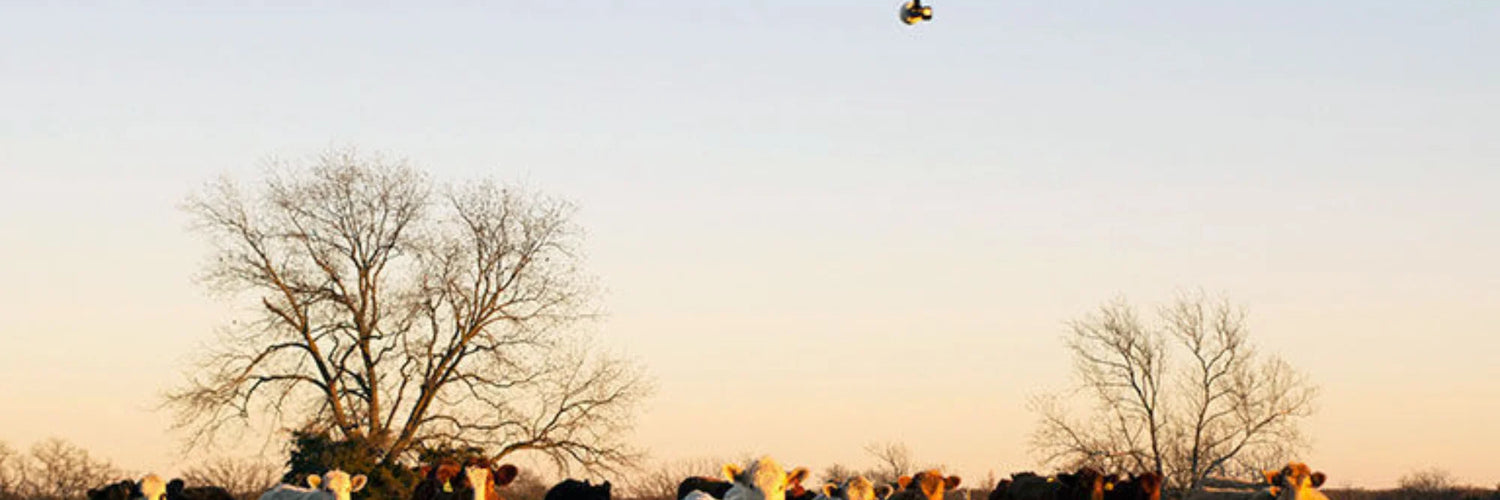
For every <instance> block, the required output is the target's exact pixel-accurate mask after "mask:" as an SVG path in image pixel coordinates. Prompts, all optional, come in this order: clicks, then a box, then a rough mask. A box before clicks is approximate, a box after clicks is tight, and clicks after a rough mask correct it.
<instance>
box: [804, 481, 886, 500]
mask: <svg viewBox="0 0 1500 500" xmlns="http://www.w3.org/2000/svg"><path fill="white" fill-rule="evenodd" d="M894 491H895V489H894V488H891V487H890V486H886V485H881V486H879V487H876V486H875V483H872V482H870V480H869V479H866V478H865V477H864V476H855V477H852V478H849V479H845V480H844V481H843V482H841V483H838V484H834V483H829V484H825V485H823V491H822V492H821V494H819V495H818V498H817V500H884V499H885V498H886V497H889V496H891V493H892V492H894Z"/></svg>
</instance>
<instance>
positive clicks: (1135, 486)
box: [1104, 472, 1162, 500]
mask: <svg viewBox="0 0 1500 500" xmlns="http://www.w3.org/2000/svg"><path fill="white" fill-rule="evenodd" d="M1161 483H1162V479H1161V475H1160V474H1157V473H1155V472H1147V473H1145V474H1140V475H1134V474H1132V475H1130V476H1125V477H1115V478H1113V479H1112V480H1110V481H1108V484H1107V488H1106V489H1105V491H1104V500H1161Z"/></svg>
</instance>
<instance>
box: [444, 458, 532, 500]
mask: <svg viewBox="0 0 1500 500" xmlns="http://www.w3.org/2000/svg"><path fill="white" fill-rule="evenodd" d="M520 473H521V471H520V469H517V468H516V466H514V465H511V464H504V465H496V464H492V463H490V461H489V460H486V459H478V460H470V461H469V464H468V465H465V466H464V468H463V473H462V479H461V480H460V481H461V482H462V483H464V484H463V486H462V488H463V489H467V490H471V491H473V492H474V493H473V496H472V497H470V499H471V500H500V487H501V486H505V485H507V484H510V483H511V481H515V480H516V476H517V475H519V474H520ZM455 488H459V487H458V486H455Z"/></svg>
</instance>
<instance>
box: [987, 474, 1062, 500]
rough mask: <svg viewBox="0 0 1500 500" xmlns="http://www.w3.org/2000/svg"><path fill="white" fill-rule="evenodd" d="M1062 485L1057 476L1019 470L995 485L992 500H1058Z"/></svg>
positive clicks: (991, 495) (991, 494) (991, 493)
mask: <svg viewBox="0 0 1500 500" xmlns="http://www.w3.org/2000/svg"><path fill="white" fill-rule="evenodd" d="M1061 487H1062V485H1060V484H1058V483H1057V478H1054V477H1046V476H1040V475H1037V473H1035V472H1029V471H1028V472H1017V473H1014V474H1011V475H1010V479H1007V480H1003V481H1000V482H999V483H998V484H996V485H995V490H994V491H992V492H990V500H1058V497H1057V491H1058V490H1059V489H1060V488H1061Z"/></svg>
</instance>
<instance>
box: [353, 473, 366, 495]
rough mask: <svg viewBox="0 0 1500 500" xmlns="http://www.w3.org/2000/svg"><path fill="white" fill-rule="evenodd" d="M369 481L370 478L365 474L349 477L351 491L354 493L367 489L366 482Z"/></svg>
mask: <svg viewBox="0 0 1500 500" xmlns="http://www.w3.org/2000/svg"><path fill="white" fill-rule="evenodd" d="M367 481H369V478H367V477H365V475H364V474H360V475H358V476H354V477H352V478H349V492H350V493H354V492H356V491H359V490H362V489H365V482H367Z"/></svg>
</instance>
